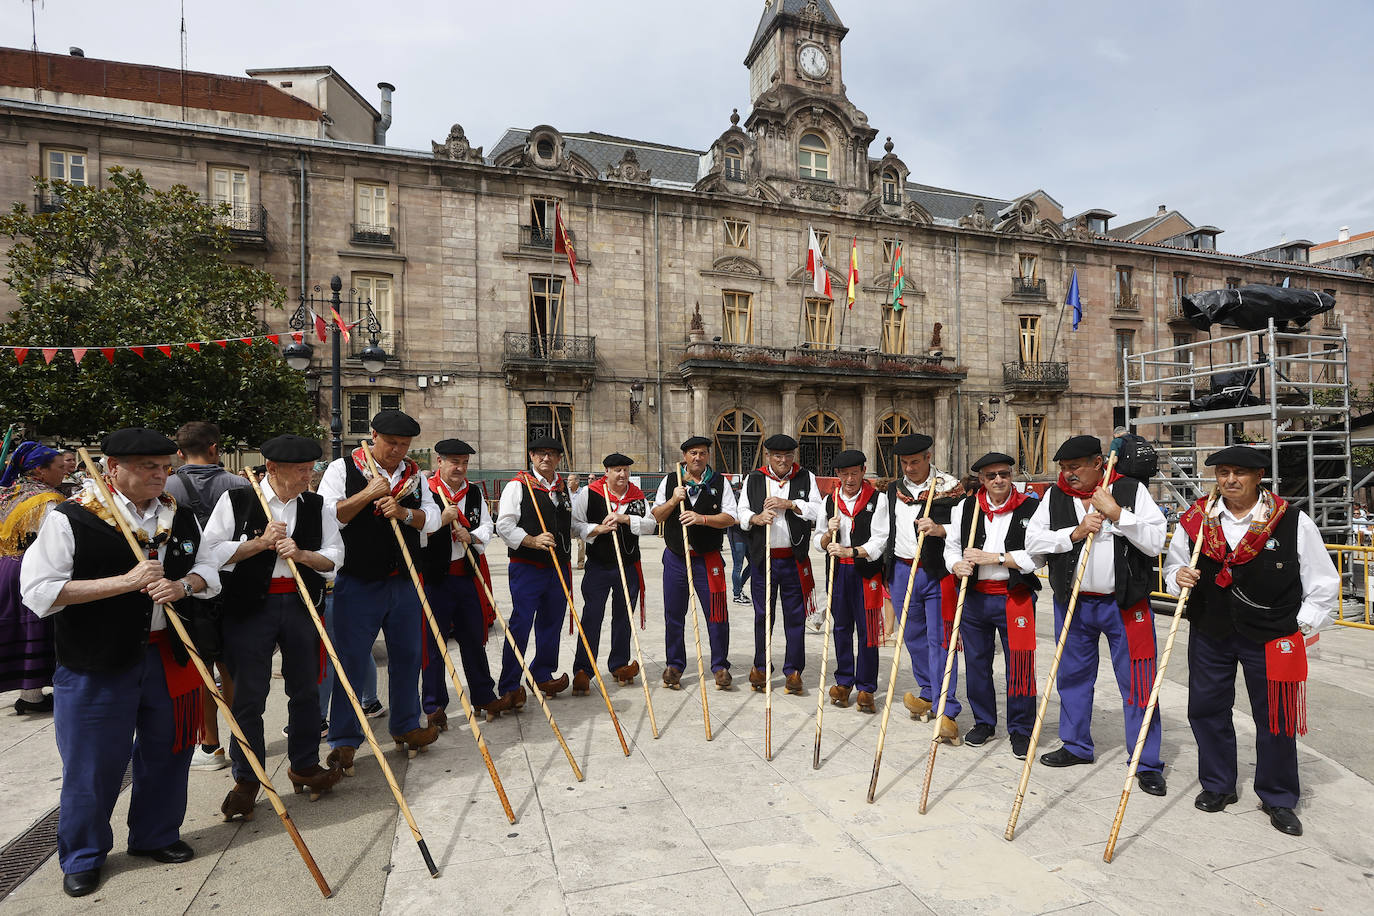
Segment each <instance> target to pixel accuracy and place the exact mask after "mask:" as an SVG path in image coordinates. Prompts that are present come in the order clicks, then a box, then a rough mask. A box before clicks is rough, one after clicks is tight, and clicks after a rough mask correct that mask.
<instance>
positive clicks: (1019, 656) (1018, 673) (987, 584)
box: [973, 579, 1035, 697]
mask: <svg viewBox="0 0 1374 916" xmlns="http://www.w3.org/2000/svg"><path fill="white" fill-rule="evenodd" d="M973 587H974V589H975V590H977V591H978V592H979V593H981V594H984V595H1006V596H1007V601H1006V610H1005V613H1006V618H1007V655H1008V656H1009V657H1008V659H1007V696H1012V697H1033V696H1035V597H1034V596H1033V595H1032V594H1031V590H1030V589H1028V588H1026V587H1025V586H1024V585H1018V586H1017V587H1016V588H1013V589H1008V588H1007V580H1006V579H989V580H983V579H980V580H978V581H977V582H975V583H973Z"/></svg>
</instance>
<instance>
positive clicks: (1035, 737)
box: [1003, 449, 1116, 840]
mask: <svg viewBox="0 0 1374 916" xmlns="http://www.w3.org/2000/svg"><path fill="white" fill-rule="evenodd" d="M1114 470H1116V450H1115V449H1112V455H1111V458H1109V459H1108V460H1107V472H1106V473H1105V474H1103V475H1102V486H1104V487H1105V486H1106V485H1107V483H1108V482H1109V481H1110V480H1111V479H1112V472H1113V471H1114ZM1089 511H1090V512H1091V511H1094V510H1092V509H1091V507H1090V508H1089ZM1092 549H1093V535H1092V534H1089V535H1088V536H1087V537H1086V538H1084V539H1083V556H1082V558H1081V559H1080V560H1079V563H1078V574H1077V575H1076V576H1074V579H1073V593H1072V594H1071V595H1070V596H1069V606H1068V607H1067V608H1065V609H1064V629H1063V630H1061V631H1060V633H1059V644H1058V645H1056V646H1055V648H1054V661H1052V662H1051V663H1050V673H1049V676H1048V677H1046V678H1045V692H1044V693H1043V694H1042V695H1041V697H1040V708H1039V709H1038V710H1037V711H1036V713H1035V727H1034V728H1033V729H1031V736H1030V747H1028V748H1027V749H1026V764H1025V766H1023V767H1022V768H1021V782H1020V784H1019V785H1018V786H1017V787H1016V800H1015V801H1014V802H1012V806H1011V817H1010V818H1008V819H1007V830H1006V833H1004V834H1003V836H1005V837H1006V838H1007V839H1008V840H1011V839H1014V838H1015V837H1016V821H1017V818H1019V817H1020V816H1021V803H1022V802H1023V801H1025V798H1026V787H1027V786H1029V785H1030V773H1031V765H1032V764H1034V763H1035V748H1036V746H1037V745H1038V744H1039V743H1040V729H1041V727H1042V726H1043V725H1044V724H1045V710H1046V709H1048V708H1049V705H1050V693H1052V692H1053V690H1054V679H1055V676H1056V675H1057V674H1058V673H1059V659H1060V658H1061V657H1062V656H1063V655H1064V644H1065V643H1066V642H1068V639H1069V624H1071V623H1073V611H1074V608H1075V607H1076V606H1077V605H1078V590H1079V589H1080V588H1082V587H1083V573H1084V572H1085V571H1087V569H1088V555H1089V554H1090V553H1091V552H1092Z"/></svg>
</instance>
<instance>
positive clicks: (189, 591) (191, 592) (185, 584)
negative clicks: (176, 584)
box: [181, 579, 196, 598]
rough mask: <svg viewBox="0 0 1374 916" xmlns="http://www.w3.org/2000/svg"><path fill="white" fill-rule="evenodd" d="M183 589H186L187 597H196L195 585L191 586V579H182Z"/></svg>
mask: <svg viewBox="0 0 1374 916" xmlns="http://www.w3.org/2000/svg"><path fill="white" fill-rule="evenodd" d="M181 587H182V588H184V589H186V597H187V598H189V597H191V596H192V595H194V594H195V593H196V589H195V586H193V585H192V584H191V580H190V579H182V580H181Z"/></svg>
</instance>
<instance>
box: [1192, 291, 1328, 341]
mask: <svg viewBox="0 0 1374 916" xmlns="http://www.w3.org/2000/svg"><path fill="white" fill-rule="evenodd" d="M1335 307H1336V297H1334V296H1332V295H1331V294H1330V293H1324V292H1321V291H1319V290H1315V289H1293V288H1285V287H1282V286H1265V285H1263V284H1260V283H1247V284H1246V285H1245V286H1241V287H1239V288H1236V289H1209V290H1206V291H1204V292H1199V293H1190V294H1188V295H1186V296H1184V297H1183V317H1184V318H1186V319H1188V322H1189V323H1190V324H1192V325H1193V327H1195V328H1198V329H1200V330H1203V331H1206V330H1208V329H1210V328H1211V327H1212V325H1214V324H1220V325H1225V326H1227V327H1233V328H1240V329H1241V330H1244V331H1260V330H1263V329H1264V328H1266V327H1268V326H1269V319H1270V318H1272V319H1274V327H1275V328H1277V329H1279V330H1280V331H1284V330H1288V326H1289V324H1290V323H1292V324H1296V325H1297V326H1298V327H1306V326H1307V322H1308V321H1310V320H1311V319H1312V317H1313V316H1314V315H1320V314H1321V313H1322V312H1329V311H1331V310H1332V309H1333V308H1335Z"/></svg>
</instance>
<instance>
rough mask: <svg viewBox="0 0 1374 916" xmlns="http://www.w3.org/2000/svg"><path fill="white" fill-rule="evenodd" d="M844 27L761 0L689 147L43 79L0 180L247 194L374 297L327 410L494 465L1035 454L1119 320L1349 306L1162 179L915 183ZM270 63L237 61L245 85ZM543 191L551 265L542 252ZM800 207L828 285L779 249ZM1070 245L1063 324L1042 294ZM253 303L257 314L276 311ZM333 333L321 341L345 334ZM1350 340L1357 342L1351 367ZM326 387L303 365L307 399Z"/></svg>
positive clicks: (1054, 432) (1058, 427)
mask: <svg viewBox="0 0 1374 916" xmlns="http://www.w3.org/2000/svg"><path fill="white" fill-rule="evenodd" d="M846 31H847V30H846V29H845V27H844V26H843V24H842V23H841V21H840V19H839V17H838V15H837V14H836V12H835V10H834V8H833V7H832V5H831V4H830V3H829V2H827V0H771V2H770V3H768V4H766V5H765V9H764V13H763V16H762V18H761V20H760V22H759V25H758V29H757V31H756V33H755V35H754V37H753V40H752V41H751V42H750V45H749V49H748V54H747V57H746V60H745V65H746V68H747V69H748V71H749V73H748V77H749V86H750V100H749V101H750V105H749V110H748V113H747V115H745V116H743V117H741V116H740V114H739V113H738V111H736V112H735V113H733V114H732V115H731V116H730V117H729V119H728V124H727V125H725V129H724V131H723V132H722V133H721V134H720V136H719V137H717V138H715V139H714V140H712V141H710V142H709V143H706V144H703V145H704V146H705V148H704V149H700V150H694V149H683V148H678V147H671V146H665V145H662V144H655V143H652V142H646V141H639V140H631V139H627V138H623V137H617V136H612V135H607V134H569V133H563V132H560V131H559V130H557V129H555V128H554V127H551V126H547V125H544V126H538V127H535V128H532V129H529V130H523V129H522V130H512V131H508V132H507V133H506V134H505V135H504V136H503V137H501V138H500V140H499V141H498V142H497V143H496V144H495V145H494V146H493V147H492V148H491V149H490V150H489V151H484V150H483V149H481V148H480V147H474V146H473V145H472V144H471V143H470V142H469V139H468V137H467V136H466V134H465V133H464V131H463V129H462V127H461V126H459V125H454V126H453V128H452V130H451V131H450V132H449V133H448V136H447V137H445V138H444V139H443V140H440V141H436V142H434V143H433V145H432V149H430V150H425V151H409V150H402V149H396V148H391V147H386V146H384V145H380V144H379V143H368V142H362V141H359V140H353V141H345V140H337V139H328V138H325V139H321V138H319V136H318V135H317V134H316V135H311V136H304V135H302V133H303V132H302V131H296V132H294V133H285V132H282V131H280V130H273V129H270V128H269V127H266V126H264V127H260V128H259V129H244V128H243V127H241V126H239V127H235V128H227V127H223V126H218V125H216V124H214V123H207V121H208V120H209V119H200V123H195V121H196V120H197V119H190V120H155V119H152V118H147V117H134V116H131V115H129V114H128V113H126V112H120V111H109V110H106V111H101V110H96V108H95V107H94V106H91V107H71V106H58V105H54V104H50V103H46V102H39V101H33V100H32V96H31V95H28V96H26V95H25V92H31V90H30V89H24V88H23V87H21V90H20V91H17V92H14V93H10V95H11V97H10V98H0V200H31V199H32V185H31V182H30V176H32V175H34V174H36V173H40V172H41V171H42V170H43V169H44V168H45V165H44V163H45V162H46V161H47V157H49V154H50V153H51V152H52V151H59V152H61V151H79V152H80V154H81V155H82V156H83V157H84V159H83V162H84V163H85V175H86V176H87V180H89V181H91V182H96V181H99V180H100V177H101V175H102V174H103V172H104V170H105V169H107V168H108V167H110V166H112V165H122V166H125V167H126V168H139V169H141V170H142V171H143V172H144V174H145V175H146V176H147V177H148V178H149V180H150V182H151V183H153V184H154V185H159V186H165V185H171V184H174V183H184V184H187V185H189V186H190V187H193V188H202V187H203V188H205V189H206V194H207V196H212V197H213V196H215V194H216V193H217V192H216V188H217V187H221V186H222V184H221V185H216V181H217V180H219V179H222V178H223V176H224V175H225V174H226V172H227V173H229V174H231V175H232V176H233V177H232V180H233V181H234V182H237V183H238V185H239V186H241V188H242V191H241V193H243V194H244V195H245V202H246V203H248V204H249V205H250V206H251V207H255V208H258V209H257V210H255V212H260V214H261V221H260V224H254V225H251V226H245V227H243V229H242V230H241V231H239V230H236V232H235V236H236V238H237V239H238V242H239V246H238V248H237V249H236V251H237V256H238V257H239V258H241V260H242V261H243V262H244V263H248V264H253V265H255V266H259V267H262V268H264V269H266V270H268V271H269V272H271V273H272V274H273V275H274V276H276V277H277V278H278V279H279V280H280V282H281V283H282V284H283V285H284V286H285V287H286V288H287V289H288V291H289V292H290V295H291V297H292V298H294V297H295V296H296V295H298V294H300V293H302V292H306V293H308V292H310V291H311V290H312V289H313V288H314V287H315V286H316V285H317V284H323V285H324V286H325V287H326V289H327V285H328V280H329V278H330V277H331V276H332V275H338V276H340V277H341V278H342V279H343V281H344V286H345V289H346V290H347V289H349V288H350V287H351V288H352V289H354V290H357V291H358V292H359V294H360V296H361V297H363V298H369V299H370V300H371V301H372V303H373V307H374V309H375V311H376V312H377V315H378V317H379V319H380V321H381V324H382V325H383V329H384V330H383V334H382V336H381V339H380V341H379V342H380V343H381V345H382V346H383V347H384V348H385V349H386V350H387V352H388V353H389V354H390V355H391V357H392V358H391V360H390V362H389V363H388V366H387V369H386V371H384V372H382V373H379V374H378V375H376V376H370V375H368V374H367V373H366V371H365V370H363V368H362V366H361V363H360V362H359V361H358V360H357V359H356V358H352V354H350V357H351V358H349V359H348V360H346V367H345V382H344V384H345V401H344V405H343V407H344V424H345V429H344V433H345V438H346V439H347V440H354V439H356V438H358V437H359V436H360V435H361V434H363V433H365V432H366V420H367V417H369V416H370V415H371V413H372V412H373V411H375V410H376V409H378V408H379V407H382V406H392V405H397V406H401V407H403V408H404V409H405V410H406V411H407V412H409V413H412V414H414V415H415V416H416V417H417V418H418V419H419V420H420V422H421V424H422V426H423V427H424V429H425V435H424V437H423V439H424V440H425V441H424V442H421V443H417V445H423V444H428V441H430V440H437V439H439V438H444V437H447V436H453V435H457V436H461V437H463V438H465V439H467V440H468V441H470V442H473V443H474V444H476V445H477V447H478V449H479V459H478V466H480V467H482V468H484V469H488V470H490V469H495V468H512V467H518V466H520V465H521V464H522V463H523V460H524V458H523V446H524V443H525V442H526V441H527V440H528V438H529V437H530V436H532V435H535V434H540V433H545V432H552V433H553V434H555V435H558V436H561V437H562V438H563V439H564V440H565V441H566V442H567V445H568V448H569V453H570V456H571V462H572V464H574V465H575V466H576V467H578V468H579V469H588V468H592V467H595V466H597V465H599V459H600V457H601V456H602V455H604V454H606V453H607V452H610V451H622V452H625V453H626V454H628V455H630V456H632V457H633V458H635V460H636V462H637V467H638V468H639V469H642V470H645V471H655V470H662V469H666V468H669V467H671V466H672V464H673V462H674V461H675V460H676V459H677V457H678V452H677V449H676V444H677V443H678V442H679V441H681V440H682V439H684V438H685V437H686V436H687V435H689V434H693V433H704V434H706V435H713V436H714V437H715V439H716V443H717V455H716V461H717V463H718V464H719V465H721V466H723V467H724V468H725V469H727V470H731V471H736V470H740V469H747V467H748V466H750V465H752V464H756V463H757V461H758V456H757V449H758V446H759V443H760V442H761V441H762V439H763V438H764V437H765V436H767V435H769V434H772V433H774V432H786V433H788V434H791V435H794V436H797V437H798V438H800V439H801V440H802V443H803V450H802V461H803V463H804V464H806V465H808V466H810V467H812V468H814V469H816V470H818V471H822V472H827V471H828V470H829V465H828V459H829V457H830V456H832V455H833V454H834V453H835V452H837V451H838V450H840V449H841V448H845V447H859V448H862V449H864V451H865V452H867V453H868V454H869V456H870V472H871V473H874V474H879V475H882V474H886V473H889V472H891V470H892V467H891V464H890V447H891V443H892V442H893V441H894V440H895V439H896V438H897V437H898V436H900V435H902V434H905V433H906V432H909V431H925V432H929V433H931V434H932V435H934V436H935V439H936V442H937V445H936V452H937V453H936V458H937V461H938V462H939V463H941V464H943V465H945V466H952V467H966V466H967V463H968V461H969V460H970V459H971V458H975V457H977V456H978V455H979V454H981V453H983V452H985V451H988V450H991V449H997V450H1001V451H1007V452H1010V453H1012V454H1014V455H1018V456H1019V457H1020V458H1021V460H1022V464H1023V468H1024V469H1025V470H1026V471H1027V473H1028V474H1029V475H1030V476H1032V477H1036V478H1041V479H1043V478H1045V477H1048V476H1051V473H1052V472H1051V467H1050V462H1049V460H1048V459H1049V456H1050V455H1052V454H1053V450H1054V443H1056V442H1058V441H1059V440H1060V439H1062V438H1063V437H1065V436H1067V435H1070V434H1073V433H1078V432H1083V431H1089V430H1091V431H1095V432H1098V433H1100V434H1102V435H1108V434H1109V433H1110V429H1111V427H1112V425H1113V423H1114V421H1117V420H1119V419H1120V415H1119V410H1120V405H1121V400H1122V398H1121V383H1120V382H1121V380H1120V372H1121V369H1120V359H1119V357H1118V355H1117V354H1119V353H1120V350H1121V348H1123V347H1126V348H1130V349H1135V350H1139V349H1149V348H1155V347H1163V346H1170V345H1171V344H1173V343H1176V342H1180V341H1182V340H1184V339H1192V338H1193V337H1196V336H1198V335H1199V334H1200V332H1197V331H1196V330H1194V329H1192V328H1190V327H1189V326H1188V325H1187V324H1186V323H1185V322H1183V321H1182V318H1181V312H1180V310H1179V307H1178V301H1177V300H1178V296H1179V295H1180V294H1182V293H1184V292H1188V291H1196V290H1200V289H1209V288H1215V287H1220V286H1223V285H1226V284H1228V283H1237V284H1239V283H1242V282H1245V283H1250V282H1276V281H1279V282H1281V281H1282V280H1283V279H1285V278H1287V279H1288V280H1289V282H1290V285H1296V286H1310V287H1313V288H1321V289H1329V290H1334V292H1335V295H1336V297H1337V301H1338V303H1339V312H1340V318H1339V319H1338V320H1335V321H1333V319H1331V318H1329V317H1328V318H1327V319H1326V321H1327V323H1328V324H1330V325H1331V326H1332V327H1339V322H1340V321H1345V322H1349V323H1350V324H1351V325H1352V326H1356V327H1363V326H1365V325H1367V323H1368V321H1369V319H1370V318H1371V315H1372V314H1374V301H1372V299H1374V282H1372V281H1371V280H1370V279H1369V278H1368V277H1366V276H1364V275H1362V274H1361V273H1359V272H1357V271H1354V270H1345V269H1332V268H1327V267H1320V266H1316V265H1313V264H1310V263H1306V262H1300V263H1293V262H1284V261H1280V260H1277V259H1270V258H1263V257H1254V256H1236V255H1228V254H1223V253H1221V252H1219V251H1217V250H1216V245H1217V241H1216V238H1217V235H1218V234H1219V233H1220V232H1221V230H1220V229H1218V228H1217V227H1214V226H1207V225H1195V224H1194V223H1192V222H1191V221H1189V220H1188V219H1186V218H1185V217H1184V216H1183V215H1182V214H1181V213H1179V212H1178V211H1176V210H1169V209H1168V208H1166V207H1161V210H1160V212H1159V213H1157V214H1156V215H1155V216H1154V217H1150V218H1146V219H1143V220H1138V221H1136V222H1133V223H1127V224H1125V225H1123V226H1121V227H1119V228H1118V227H1113V226H1112V225H1111V220H1113V219H1114V218H1115V214H1113V213H1111V212H1110V211H1107V210H1089V211H1085V212H1083V213H1079V214H1072V215H1071V214H1065V213H1064V212H1063V209H1062V207H1061V206H1060V204H1059V203H1058V202H1057V201H1055V199H1054V198H1053V197H1052V196H1050V195H1049V194H1048V193H1046V192H1045V191H1043V190H1036V191H1033V192H1030V193H1028V194H1025V195H1022V196H1020V197H1017V198H1015V199H1000V198H995V197H987V196H980V195H977V194H968V193H962V192H956V191H951V190H947V189H942V188H936V187H932V186H929V185H924V184H921V183H919V181H917V180H916V179H915V178H914V177H913V174H912V170H911V169H909V168H908V166H907V165H906V164H905V163H904V162H903V161H902V159H901V158H900V156H899V155H898V154H897V151H896V150H895V148H894V147H893V145H892V143H891V142H890V141H888V142H886V143H885V144H883V145H882V147H881V148H880V149H874V148H873V146H874V144H875V143H876V142H877V141H878V137H879V132H878V131H877V130H876V129H874V128H873V127H872V126H870V125H869V123H868V119H867V116H866V115H865V114H864V113H863V112H862V111H861V110H860V109H859V108H857V107H856V106H855V105H854V104H853V102H851V101H850V100H849V99H848V97H847V95H846V92H845V89H844V83H843V79H842V71H841V62H842V44H843V39H844V36H845V34H846ZM255 72H256V71H255ZM298 72H305V71H293V70H290V69H283V70H272V71H261V73H262V74H264V75H265V76H266V77H267V79H268V80H272V81H275V83H277V84H279V83H281V82H282V81H283V80H284V79H285V78H286V77H291V76H293V75H294V74H296V73H298ZM330 74H331V79H337V80H339V81H342V78H341V77H338V76H337V74H333V71H330ZM286 81H287V82H294V80H290V79H287V80H286ZM264 85H265V86H267V88H269V89H274V90H277V91H283V90H280V89H279V87H278V86H276V85H274V84H273V83H266V82H264ZM345 85H346V84H345ZM292 88H293V87H287V89H286V90H284V91H285V92H286V93H288V94H289V93H290V91H291V89H292ZM336 94H338V95H339V96H341V97H343V96H347V97H349V98H355V99H356V98H360V96H358V94H357V93H356V92H353V91H352V90H351V87H350V88H349V90H348V92H347V93H344V92H342V91H341V90H338V91H331V94H330V98H334V97H335V95H336ZM312 100H313V99H307V100H306V101H312ZM289 102H291V103H302V100H301V99H300V98H291V99H290V100H289ZM277 104H278V105H280V106H281V107H286V108H289V107H290V105H289V103H287V102H282V101H280V100H278V102H277ZM312 111H315V109H313V106H312ZM374 112H375V109H374ZM245 116H248V115H245ZM340 123H342V122H340ZM365 127H366V124H365V122H363V123H362V126H360V127H359V128H357V129H358V130H364V129H365ZM555 211H557V212H558V213H561V215H562V218H563V220H564V222H565V224H566V226H567V228H568V229H569V230H570V235H571V241H572V243H573V247H574V248H575V251H576V256H577V271H578V274H579V275H580V283H576V284H575V283H573V282H572V278H571V275H570V271H569V265H568V262H567V260H566V258H564V257H563V256H562V255H555V254H554V252H553V223H554V215H555ZM812 230H814V231H815V232H816V233H817V234H818V237H819V239H820V241H821V243H822V245H823V246H824V247H826V248H827V255H826V260H827V264H828V267H829V272H830V275H831V284H832V290H833V294H834V298H833V299H825V298H824V297H818V296H817V295H816V294H815V293H814V291H813V283H812V276H811V274H810V273H808V272H807V270H806V263H807V246H808V239H809V235H810V232H811V231H812ZM851 245H852V246H853V247H854V248H855V250H856V251H857V256H858V261H859V265H860V272H859V283H858V288H857V290H856V297H855V302H854V305H853V308H852V309H847V308H846V307H845V301H846V296H845V288H846V283H847V278H848V264H849V256H850V249H851ZM898 247H900V251H901V255H902V262H903V268H904V275H905V292H904V296H903V304H904V307H903V308H902V309H900V310H895V311H894V310H893V309H892V308H891V307H890V299H891V292H890V291H891V278H892V273H893V261H894V255H895V253H896V249H897V248H898ZM1075 272H1076V275H1077V278H1078V284H1079V290H1080V294H1081V297H1082V301H1083V304H1084V313H1085V317H1084V321H1083V323H1082V325H1081V326H1080V329H1079V330H1078V331H1076V332H1075V331H1071V330H1070V325H1071V316H1070V315H1069V314H1068V310H1066V309H1065V307H1064V306H1063V305H1062V303H1063V302H1064V298H1065V293H1066V291H1067V288H1068V286H1069V283H1070V280H1071V278H1072V277H1073V275H1074V274H1075ZM5 295H6V294H5V293H4V292H0V307H7V306H8V305H9V304H10V303H5V302H4V301H3V297H4V296H5ZM347 317H350V318H356V317H358V312H356V311H355V312H354V313H353V314H351V315H348V316H347ZM263 320H264V323H265V324H266V325H267V326H269V327H271V328H273V329H281V328H283V327H284V326H285V323H286V314H285V313H282V314H269V315H264V316H263ZM1319 323H1321V319H1319ZM353 340H354V344H353V354H356V353H357V351H358V350H359V349H360V348H361V346H364V345H366V343H367V342H368V341H367V340H366V338H365V335H361V334H359V333H356V332H355V335H354V338H353ZM39 343H40V342H35V345H39ZM323 350H324V348H322V347H317V348H316V352H317V354H322V352H323ZM319 359H320V357H319V356H317V362H318V361H319ZM1369 360H1370V352H1369V348H1368V347H1366V346H1364V345H1363V344H1362V343H1361V344H1358V345H1357V346H1356V347H1355V349H1354V351H1353V353H1352V373H1351V374H1352V377H1353V378H1356V379H1362V378H1368V377H1369V369H1370V365H1369ZM327 397H328V390H327V385H326V386H324V389H323V390H322V391H321V393H320V407H321V413H322V415H323V416H327V414H328V403H327ZM1114 409H1116V411H1117V413H1116V414H1115V415H1114Z"/></svg>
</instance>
